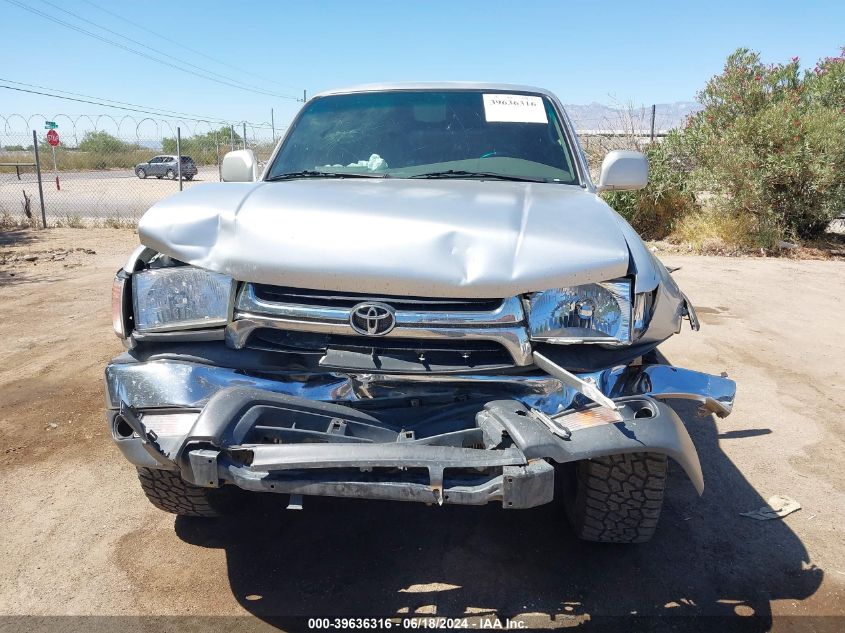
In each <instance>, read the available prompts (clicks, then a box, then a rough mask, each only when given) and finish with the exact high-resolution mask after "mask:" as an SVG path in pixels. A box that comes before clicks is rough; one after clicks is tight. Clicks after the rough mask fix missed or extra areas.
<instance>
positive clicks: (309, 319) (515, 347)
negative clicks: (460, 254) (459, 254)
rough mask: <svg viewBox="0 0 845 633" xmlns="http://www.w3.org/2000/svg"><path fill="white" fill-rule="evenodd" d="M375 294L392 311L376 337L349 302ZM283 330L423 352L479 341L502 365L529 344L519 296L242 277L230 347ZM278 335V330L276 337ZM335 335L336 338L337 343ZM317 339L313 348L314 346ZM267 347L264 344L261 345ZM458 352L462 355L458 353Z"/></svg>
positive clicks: (331, 342)
mask: <svg viewBox="0 0 845 633" xmlns="http://www.w3.org/2000/svg"><path fill="white" fill-rule="evenodd" d="M373 301H378V302H380V303H385V304H388V305H389V306H390V307H391V308H393V310H394V311H395V323H396V325H395V327H394V328H393V329H392V330H390V331H389V332H388V333H387V334H385V335H383V336H366V335H361V334H359V333H358V332H356V331H355V330H354V329H353V328H352V326H351V325H350V314H351V312H352V308H353V307H354V306H356V305H358V304H359V303H362V302H373ZM272 331H276V332H279V333H285V334H284V336H282V337H281V338H282V339H285V338H286V339H287V343H288V346H289V344H290V343H294V345H293V347H302V344H301V341H300V342H297V341H296V340H295V338H292V337H291V335H293V337H295V336H296V335H294V334H293V333H300V334H301V335H302V339H303V340H310V341H314V340H315V337H314V335H318V338H324V340H325V341H326V344H325V347H327V348H341V349H348V348H356V349H370V350H372V353H373V354H374V355H375V354H376V353H377V351H378V350H388V349H393V350H396V349H404V350H409V351H413V352H415V353H417V354H422V355H423V356H425V353H426V351H427V350H430V351H445V349H444V348H448V349H449V350H453V351H455V352H460V353H461V354H463V353H464V352H468V353H473V350H475V351H478V346H479V342H482V343H483V342H487V343H489V344H491V345H490V346H488V347H486V348H484V345H481V347H482V348H484V349H485V351H486V352H492V351H494V350H496V349H498V350H503V352H504V353H503V354H499V356H500V357H502V362H499V363H496V366H502V365H518V366H524V365H530V364H531V362H532V359H531V346H530V343H529V340H528V332H527V328H526V324H525V314H524V312H523V309H522V302H521V301H520V299H519V298H518V297H510V298H507V299H495V300H493V299H480V300H479V299H468V300H461V299H441V298H426V297H396V296H390V295H380V296H373V295H363V294H358V293H346V292H325V291H314V290H300V289H293V288H286V287H279V286H267V285H260V284H244V285H243V287H242V288H241V289H240V291H239V293H238V299H237V302H236V304H235V310H234V315H233V320H232V322H231V323H230V325H229V326H228V327H227V329H226V341H227V344H228V345H229V346H231V347H234V348H242V347H246V346H247V345H248V344H249V346H253V342H252V339H253V337H255V344H256V346H259V345H262V342H263V345H264V346H266V345H267V343H268V342H269V340H272V339H273V338H274V337H273V336H268V332H272ZM276 338H278V337H276ZM341 340H342V343H341ZM322 347H323V346H322V345H318V346H317V347H316V348H315V350H314V351H320V349H321V348H322ZM265 348H266V347H265ZM464 358H468V357H466V356H464Z"/></svg>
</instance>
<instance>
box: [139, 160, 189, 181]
mask: <svg viewBox="0 0 845 633" xmlns="http://www.w3.org/2000/svg"><path fill="white" fill-rule="evenodd" d="M178 174H179V166H178V165H177V164H176V156H171V155H169V154H162V155H161V156H155V157H153V158H151V159H150V160H148V161H147V162H146V163H138V164H137V165H135V175H136V176H138V178H141V179H142V180H143V179H144V178H146V177H147V176H155V177H156V178H168V179H169V180H176V177H177V176H178ZM196 175H197V166H196V164H195V163H194V159H193V158H191V157H190V156H182V178H184V179H185V180H193V179H194V176H196Z"/></svg>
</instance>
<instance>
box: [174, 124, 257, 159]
mask: <svg viewBox="0 0 845 633" xmlns="http://www.w3.org/2000/svg"><path fill="white" fill-rule="evenodd" d="M232 138H234V142H235V147H236V148H239V147H240V146H241V142H242V141H243V138H242V137H241V135H240V134H238V133H237V132H234V136H232V130H231V129H230V128H228V127H221V128H220V129H219V130H217V131H216V132H214V131H211V132H206V133H205V134H198V135H196V136H188V137H184V138H182V142H181V144H180V145H181V147H180V149H181V150H182V155H183V156H190V157H191V158H193V159H194V161H195V162H196V163H197V164H198V165H214V164H215V163H216V162H217V154H218V146H219V148H220V149H219V153H220V156H221V157H222V156H223V154H225V153H226V152H227V151H229V149H230V146H229V145H230V143H231V142H232ZM161 148H162V149H161V151H162V153H163V154H175V153H176V139H175V138H165V139H163V140H162V142H161Z"/></svg>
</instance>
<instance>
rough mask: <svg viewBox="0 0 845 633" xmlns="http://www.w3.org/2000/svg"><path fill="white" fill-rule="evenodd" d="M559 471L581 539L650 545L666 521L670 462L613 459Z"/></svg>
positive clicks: (653, 457) (634, 456) (639, 456)
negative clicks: (660, 522)
mask: <svg viewBox="0 0 845 633" xmlns="http://www.w3.org/2000/svg"><path fill="white" fill-rule="evenodd" d="M566 466H569V468H568V469H566V468H565V467H564V468H560V467H559V468H558V470H559V472H561V473H562V475H563V477H559V478H558V481H559V482H560V484H558V485H561V484H562V486H563V491H562V492H563V500H564V505H565V507H566V512H567V515H568V516H569V521H570V523H571V524H572V527H573V529H574V530H575V533H576V535H577V536H578V538H581V539H584V540H586V541H597V542H599V543H644V542H646V541H648V540H650V539H651V537H652V536H653V535H654V531H655V529H656V528H657V522H658V520H659V519H660V510H661V509H662V507H663V492H664V490H665V488H666V471H667V466H668V460H667V457H666V455H663V454H660V453H628V454H625V455H608V456H606V457H597V458H595V459H590V460H584V461H580V462H576V463H575V464H572V465H566Z"/></svg>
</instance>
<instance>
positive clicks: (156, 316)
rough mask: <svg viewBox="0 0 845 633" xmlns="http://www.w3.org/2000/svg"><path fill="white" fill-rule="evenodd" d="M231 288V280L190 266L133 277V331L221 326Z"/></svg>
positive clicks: (229, 299)
mask: <svg viewBox="0 0 845 633" xmlns="http://www.w3.org/2000/svg"><path fill="white" fill-rule="evenodd" d="M232 287H233V283H232V278H231V277H229V276H227V275H221V274H220V273H213V272H210V271H208V270H202V269H200V268H193V267H191V266H179V267H176V268H159V269H155V270H145V271H143V272H139V273H136V274H134V275H133V276H132V291H133V300H134V307H135V329H137V330H138V331H139V332H163V331H167V330H187V329H193V328H202V327H214V326H216V325H225V324H226V323H227V322H228V320H229V305H230V304H231V297H232Z"/></svg>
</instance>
